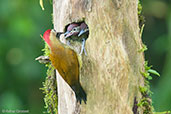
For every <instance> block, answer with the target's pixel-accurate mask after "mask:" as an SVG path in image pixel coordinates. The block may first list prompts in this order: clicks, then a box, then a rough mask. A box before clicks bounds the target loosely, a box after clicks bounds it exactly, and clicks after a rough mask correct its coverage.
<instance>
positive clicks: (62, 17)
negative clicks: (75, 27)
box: [53, 0, 144, 114]
mask: <svg viewBox="0 0 171 114" xmlns="http://www.w3.org/2000/svg"><path fill="white" fill-rule="evenodd" d="M137 7H138V1H137V0H100V1H99V0H53V21H54V29H55V30H56V31H57V32H63V31H64V29H65V26H66V25H68V24H69V23H72V22H80V21H83V20H84V21H85V22H86V23H87V25H88V26H89V37H88V39H87V41H86V47H85V48H86V50H87V56H84V55H83V56H82V68H81V71H80V82H81V84H82V87H83V88H84V90H85V92H86V94H87V103H86V104H84V102H82V103H81V104H78V103H76V98H75V94H74V92H73V91H72V89H71V88H70V87H69V86H68V85H67V84H66V83H65V81H64V80H63V79H62V78H61V77H60V75H59V74H57V81H58V82H57V83H58V113H59V114H73V113H74V114H76V113H81V114H132V113H134V114H137V113H138V112H139V113H142V110H141V109H140V108H138V111H137V108H136V106H135V105H136V104H137V101H139V100H140V98H141V93H140V91H139V86H140V85H143V84H144V80H143V77H142V75H141V73H140V71H143V70H144V66H143V65H144V57H143V53H141V52H138V50H140V49H141V48H142V41H141V38H140V33H139V31H140V30H139V24H138V22H139V21H138V12H137Z"/></svg>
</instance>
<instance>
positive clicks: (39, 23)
mask: <svg viewBox="0 0 171 114" xmlns="http://www.w3.org/2000/svg"><path fill="white" fill-rule="evenodd" d="M141 3H142V7H143V11H142V13H143V14H144V16H145V20H146V22H145V27H144V32H143V35H142V37H143V42H144V43H145V44H146V45H147V47H148V51H146V52H145V55H146V60H148V62H149V64H152V65H153V68H154V69H156V70H157V71H159V73H160V74H161V77H155V76H154V78H153V80H152V81H150V83H151V88H152V92H153V93H154V94H153V95H152V98H153V105H154V108H155V110H156V111H166V110H171V87H170V86H171V76H170V75H171V70H170V68H171V1H170V0H142V1H141ZM44 8H45V10H44V11H42V9H41V7H40V5H39V0H0V14H1V15H0V113H1V110H2V109H14V110H15V109H19V110H20V109H21V110H24V109H25V110H29V112H30V113H31V114H42V113H46V109H45V108H44V102H43V97H44V96H43V94H42V91H40V90H39V88H40V87H42V82H43V81H44V80H45V76H46V68H45V67H44V65H41V64H39V63H38V62H37V61H35V60H34V59H35V58H36V57H37V56H39V55H41V54H42V52H41V51H40V50H41V49H42V48H43V47H44V46H43V45H44V42H43V41H42V39H41V38H40V34H42V33H43V32H44V31H45V30H46V29H49V28H52V17H51V13H52V4H51V3H49V0H44Z"/></svg>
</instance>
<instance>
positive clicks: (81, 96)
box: [72, 83, 87, 104]
mask: <svg viewBox="0 0 171 114" xmlns="http://www.w3.org/2000/svg"><path fill="white" fill-rule="evenodd" d="M72 89H73V90H74V92H75V94H76V98H77V101H79V102H80V103H81V101H82V100H83V101H84V103H85V104H86V101H87V95H86V93H85V91H84V89H83V88H82V86H81V84H80V83H78V84H76V85H74V86H72Z"/></svg>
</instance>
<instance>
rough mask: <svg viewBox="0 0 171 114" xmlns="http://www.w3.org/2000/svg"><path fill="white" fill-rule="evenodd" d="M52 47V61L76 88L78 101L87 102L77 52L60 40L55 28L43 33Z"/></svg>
mask: <svg viewBox="0 0 171 114" xmlns="http://www.w3.org/2000/svg"><path fill="white" fill-rule="evenodd" d="M43 39H44V41H45V42H46V43H47V44H48V46H49V48H50V61H51V62H52V65H53V66H54V68H55V69H57V70H58V72H59V74H60V75H61V76H62V78H63V79H64V80H65V81H66V82H67V83H68V85H69V86H70V87H71V88H72V89H73V90H74V92H75V94H76V98H77V100H78V101H80V103H81V100H84V102H85V103H86V93H85V91H84V90H83V88H82V87H81V84H80V82H79V61H78V56H77V53H76V52H75V51H74V50H72V49H71V48H69V47H68V46H67V45H65V44H63V43H61V42H60V40H59V37H58V34H57V33H56V32H55V31H54V30H50V29H49V30H47V31H46V32H45V33H44V35H43Z"/></svg>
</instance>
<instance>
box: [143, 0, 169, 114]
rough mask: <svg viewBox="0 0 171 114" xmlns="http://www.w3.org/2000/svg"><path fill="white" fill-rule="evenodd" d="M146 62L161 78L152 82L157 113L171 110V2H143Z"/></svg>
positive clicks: (150, 0) (167, 0) (153, 0)
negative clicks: (146, 48)
mask: <svg viewBox="0 0 171 114" xmlns="http://www.w3.org/2000/svg"><path fill="white" fill-rule="evenodd" d="M142 7H143V14H144V16H145V20H146V22H145V27H144V32H143V42H144V43H145V44H146V45H147V47H148V51H146V52H145V55H146V56H145V57H146V60H148V61H149V64H152V65H153V68H154V69H156V70H157V71H158V72H159V73H160V75H161V77H155V76H154V78H153V80H152V81H151V88H152V92H153V94H152V100H153V105H154V109H155V111H157V112H159V111H160V112H162V111H167V110H171V87H170V86H171V70H170V68H171V1H170V0H142Z"/></svg>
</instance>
